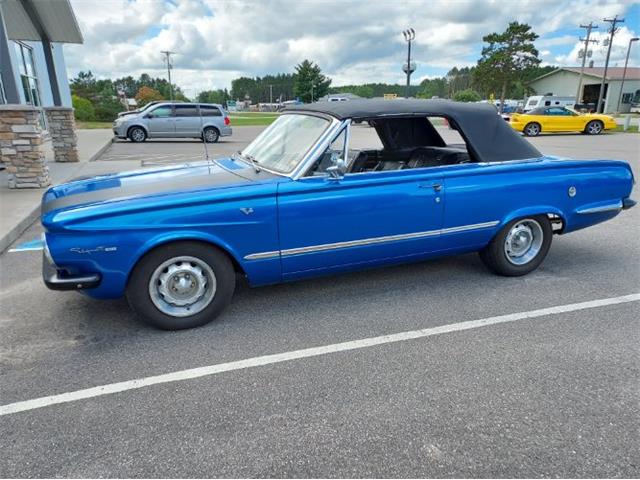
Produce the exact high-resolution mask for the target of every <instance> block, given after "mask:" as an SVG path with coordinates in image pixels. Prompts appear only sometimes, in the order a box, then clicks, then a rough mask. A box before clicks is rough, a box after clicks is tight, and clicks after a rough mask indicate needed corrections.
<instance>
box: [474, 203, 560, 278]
mask: <svg viewBox="0 0 640 480" xmlns="http://www.w3.org/2000/svg"><path fill="white" fill-rule="evenodd" d="M552 237H553V229H552V227H551V222H550V221H549V219H548V218H547V216H546V215H535V216H531V217H523V218H518V219H516V220H513V221H511V222H509V223H508V224H507V225H506V226H505V227H504V228H503V229H502V230H500V232H498V234H497V235H496V236H495V237H494V238H493V240H491V242H490V243H489V245H487V246H486V247H485V248H484V249H483V250H481V251H480V258H481V259H482V261H483V263H484V264H485V265H486V266H487V267H488V268H489V269H490V270H491V271H493V272H494V273H496V274H498V275H503V276H507V277H517V276H521V275H526V274H527V273H530V272H532V271H533V270H535V269H536V268H538V267H539V266H540V264H541V263H542V261H543V260H544V259H545V257H546V256H547V253H548V252H549V248H550V247H551V240H552Z"/></svg>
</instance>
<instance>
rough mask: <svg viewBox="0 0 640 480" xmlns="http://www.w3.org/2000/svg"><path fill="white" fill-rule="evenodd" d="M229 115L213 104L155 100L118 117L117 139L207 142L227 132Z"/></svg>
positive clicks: (114, 129)
mask: <svg viewBox="0 0 640 480" xmlns="http://www.w3.org/2000/svg"><path fill="white" fill-rule="evenodd" d="M230 124H231V121H230V119H229V114H228V113H227V112H226V111H225V110H224V109H223V108H222V106H221V105H217V104H214V103H158V104H157V105H154V106H153V107H152V108H149V109H146V110H144V111H142V112H140V113H137V114H132V115H124V116H122V117H118V118H117V119H116V120H115V121H114V122H113V133H114V135H115V136H116V137H118V138H128V139H129V140H131V141H132V142H144V141H145V140H146V139H147V138H201V139H203V140H205V141H206V142H207V143H213V142H217V141H218V139H219V138H220V137H226V136H229V135H231V133H232V131H231V126H230Z"/></svg>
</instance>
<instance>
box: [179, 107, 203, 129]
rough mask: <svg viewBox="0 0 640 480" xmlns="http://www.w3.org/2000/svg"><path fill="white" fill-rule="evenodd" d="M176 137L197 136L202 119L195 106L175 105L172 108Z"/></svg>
mask: <svg viewBox="0 0 640 480" xmlns="http://www.w3.org/2000/svg"><path fill="white" fill-rule="evenodd" d="M173 110H174V116H175V126H176V127H175V128H176V136H177V137H187V136H199V135H200V131H201V128H200V125H201V124H202V119H201V118H200V114H199V113H198V107H197V105H192V104H189V103H184V104H176V105H175V106H174V107H173Z"/></svg>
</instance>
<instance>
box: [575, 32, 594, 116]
mask: <svg viewBox="0 0 640 480" xmlns="http://www.w3.org/2000/svg"><path fill="white" fill-rule="evenodd" d="M580 28H586V29H587V38H582V37H581V38H580V41H581V42H584V50H582V52H583V54H582V66H581V67H580V79H579V80H578V92H577V93H576V103H582V77H583V76H584V64H585V62H586V61H587V55H588V54H587V52H588V51H589V43H598V40H595V39H594V40H590V38H589V37H591V30H593V29H594V28H598V26H597V25H594V24H593V22H589V25H580Z"/></svg>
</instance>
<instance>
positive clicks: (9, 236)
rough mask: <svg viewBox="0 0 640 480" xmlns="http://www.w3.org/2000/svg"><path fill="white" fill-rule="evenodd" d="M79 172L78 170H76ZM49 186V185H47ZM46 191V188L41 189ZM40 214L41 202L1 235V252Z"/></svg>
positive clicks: (106, 145)
mask: <svg viewBox="0 0 640 480" xmlns="http://www.w3.org/2000/svg"><path fill="white" fill-rule="evenodd" d="M112 143H113V138H110V139H109V141H107V142H105V144H104V145H103V146H102V147H100V148H99V149H98V151H97V152H96V153H94V154H93V155H91V157H89V160H86V161H84V162H78V163H89V162H94V161H96V160H97V159H98V158H99V157H100V155H102V154H103V153H104V152H105V150H106V149H107V148H109V147H110V146H111V144H112ZM76 172H77V170H76ZM74 176H75V175H72V176H71V177H70V178H67V179H65V180H63V181H62V182H66V181H69V180H70V179H71V178H74ZM62 182H61V183H62ZM47 188H48V187H47ZM40 190H42V191H43V192H44V190H45V189H40ZM39 216H40V203H39V202H38V205H36V206H35V207H34V208H33V210H31V211H30V212H29V213H27V215H26V216H25V217H24V218H23V219H22V220H20V221H19V222H18V223H17V224H16V225H15V226H14V227H13V228H12V229H11V230H9V231H8V232H7V233H6V234H4V235H2V237H0V254H2V253H4V252H5V251H6V250H7V249H8V248H9V247H10V246H11V244H12V243H13V242H15V241H16V240H17V239H18V238H20V235H22V234H23V233H24V232H25V231H26V230H27V229H28V228H29V227H30V226H31V225H32V224H33V222H35V221H36V220H37V219H38V217H39Z"/></svg>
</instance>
